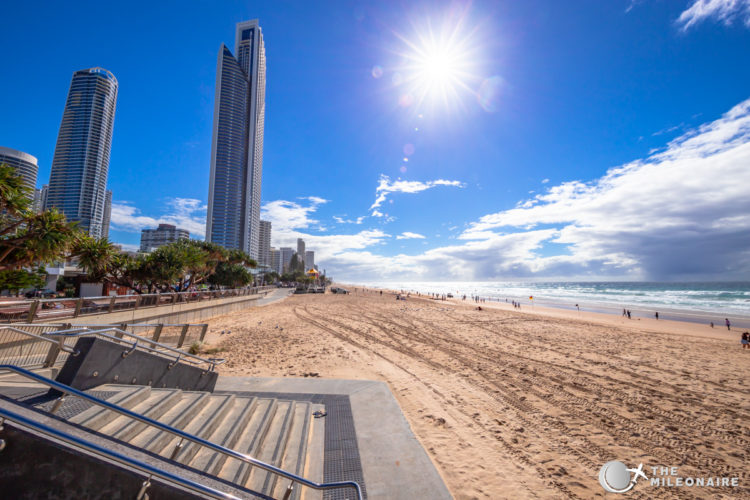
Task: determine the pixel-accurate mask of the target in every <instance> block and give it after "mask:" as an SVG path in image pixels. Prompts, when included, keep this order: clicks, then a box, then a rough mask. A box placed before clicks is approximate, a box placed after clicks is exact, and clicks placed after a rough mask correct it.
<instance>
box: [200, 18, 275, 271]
mask: <svg viewBox="0 0 750 500" xmlns="http://www.w3.org/2000/svg"><path fill="white" fill-rule="evenodd" d="M234 52H235V54H236V56H234V55H232V52H231V51H230V50H229V49H228V48H227V47H226V45H224V44H222V45H221V48H220V49H219V57H218V62H217V65H216V97H215V100H214V129H213V137H212V141H211V176H210V178H209V186H208V214H207V217H206V240H207V241H210V242H213V243H217V244H219V245H221V246H223V247H226V248H239V249H240V250H243V251H245V252H247V253H248V254H250V256H251V257H253V258H254V259H258V254H259V250H260V248H259V244H260V234H259V232H260V186H261V178H262V174H263V123H264V117H265V112H266V110H265V102H266V51H265V48H264V46H263V34H262V33H261V30H260V26H258V20H257V19H254V20H252V21H245V22H241V23H239V24H237V28H236V34H235V49H234Z"/></svg>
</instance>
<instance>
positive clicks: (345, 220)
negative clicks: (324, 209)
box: [333, 215, 365, 224]
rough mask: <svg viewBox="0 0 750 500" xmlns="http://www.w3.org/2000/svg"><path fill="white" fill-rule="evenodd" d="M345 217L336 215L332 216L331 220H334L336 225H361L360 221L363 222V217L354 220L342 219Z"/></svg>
mask: <svg viewBox="0 0 750 500" xmlns="http://www.w3.org/2000/svg"><path fill="white" fill-rule="evenodd" d="M344 217H346V215H344V216H343V217H339V216H338V215H334V216H333V220H335V221H336V222H337V223H338V224H362V221H363V220H365V217H364V216H362V217H357V218H356V219H354V220H352V219H344Z"/></svg>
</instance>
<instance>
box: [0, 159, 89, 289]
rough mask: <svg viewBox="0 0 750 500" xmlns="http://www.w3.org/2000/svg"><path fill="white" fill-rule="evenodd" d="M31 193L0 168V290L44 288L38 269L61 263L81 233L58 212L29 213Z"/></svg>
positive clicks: (13, 173) (20, 180)
mask: <svg viewBox="0 0 750 500" xmlns="http://www.w3.org/2000/svg"><path fill="white" fill-rule="evenodd" d="M31 200H32V191H31V190H30V189H29V188H27V187H26V186H25V184H24V181H23V178H22V177H21V176H20V175H18V173H17V172H16V170H15V169H14V168H13V167H10V166H8V165H5V164H2V165H0V289H3V290H20V289H23V288H32V287H41V286H43V285H44V270H43V268H42V267H41V265H43V264H45V263H49V262H54V261H57V260H62V259H64V258H65V257H66V256H67V254H68V251H69V250H70V248H71V246H72V245H73V243H74V242H75V241H76V239H77V238H78V237H79V236H80V234H81V232H80V230H79V229H78V228H77V227H76V224H75V223H72V222H68V221H67V220H66V219H65V216H64V215H62V214H61V213H59V212H58V211H57V210H48V211H46V212H42V213H40V214H37V213H34V212H33V211H32V209H31Z"/></svg>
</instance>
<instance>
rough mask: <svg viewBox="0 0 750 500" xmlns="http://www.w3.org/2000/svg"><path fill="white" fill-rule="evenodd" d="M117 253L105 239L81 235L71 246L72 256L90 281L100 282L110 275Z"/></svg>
mask: <svg viewBox="0 0 750 500" xmlns="http://www.w3.org/2000/svg"><path fill="white" fill-rule="evenodd" d="M118 253H119V252H118V250H117V249H116V248H115V246H114V245H113V244H112V243H111V242H110V241H109V240H108V239H107V238H98V239H97V238H92V237H91V236H88V235H82V236H81V237H79V238H78V241H76V243H75V244H74V245H73V251H72V256H73V257H77V258H78V266H79V267H80V268H81V269H83V270H84V271H85V272H86V275H87V276H88V278H89V279H90V280H91V281H101V280H103V279H106V278H107V277H108V276H109V275H110V273H111V271H112V268H113V265H114V262H115V256H116V255H117V254H118Z"/></svg>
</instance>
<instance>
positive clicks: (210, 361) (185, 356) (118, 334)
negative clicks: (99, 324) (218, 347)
mask: <svg viewBox="0 0 750 500" xmlns="http://www.w3.org/2000/svg"><path fill="white" fill-rule="evenodd" d="M109 332H112V333H114V335H109V334H108V333H109ZM42 336H43V338H44V337H56V338H58V339H60V340H62V343H61V345H63V344H64V342H65V341H66V340H68V339H77V338H78V337H88V336H96V337H102V338H105V339H107V340H111V341H113V342H116V343H121V344H125V345H127V346H130V349H131V352H132V351H135V350H138V349H141V350H145V351H148V352H152V353H154V354H158V355H162V356H164V355H166V353H167V352H173V353H176V354H177V356H176V357H175V358H174V359H173V361H172V364H175V363H179V362H180V361H185V362H187V363H191V364H194V365H200V364H207V365H208V367H209V368H208V371H210V372H212V371H214V368H216V366H217V365H221V364H223V363H225V362H226V359H223V358H202V357H200V356H196V355H195V354H190V353H189V352H184V351H181V350H179V349H177V348H175V347H171V346H168V345H166V344H162V343H161V342H156V341H154V340H151V339H148V338H145V337H140V336H138V335H135V334H134V333H130V332H128V331H125V330H122V329H120V328H116V327H113V326H109V327H106V328H102V329H97V330H92V329H91V328H89V327H88V326H82V327H79V328H71V329H69V330H59V331H56V332H46V333H43V334H42ZM123 337H129V338H133V339H135V342H130V341H127V340H124V339H123ZM139 342H143V343H146V344H149V345H150V346H151V347H149V346H145V345H142V344H139ZM125 355H126V354H123V356H125Z"/></svg>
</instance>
